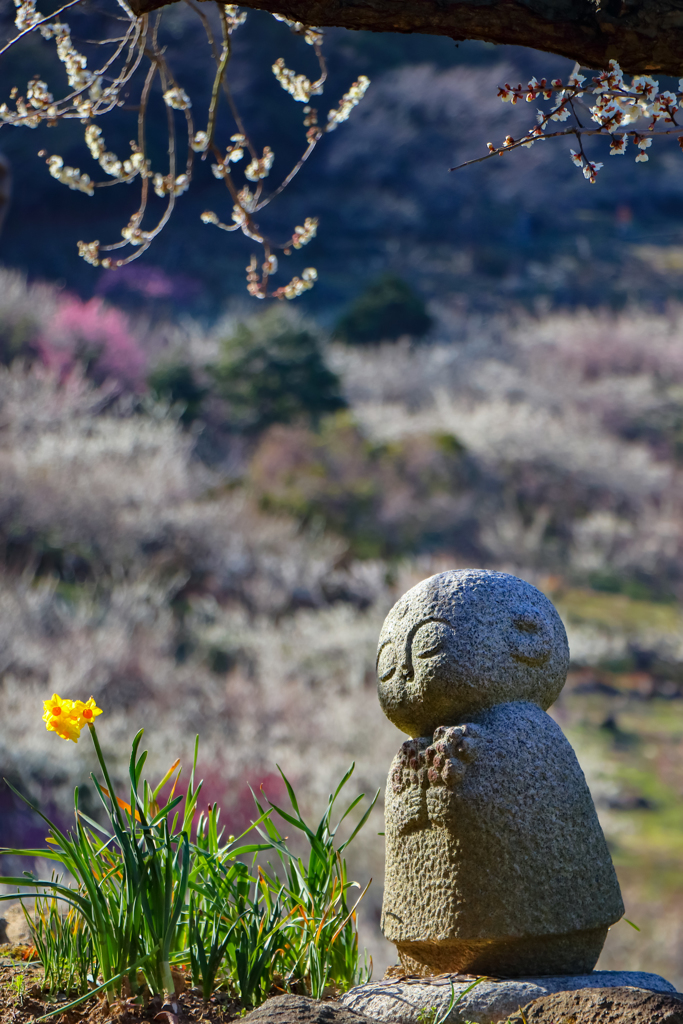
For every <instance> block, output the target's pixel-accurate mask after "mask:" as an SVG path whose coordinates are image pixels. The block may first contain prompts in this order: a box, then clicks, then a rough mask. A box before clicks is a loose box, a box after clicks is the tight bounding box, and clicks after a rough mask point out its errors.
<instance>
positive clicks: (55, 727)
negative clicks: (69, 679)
mask: <svg viewBox="0 0 683 1024" xmlns="http://www.w3.org/2000/svg"><path fill="white" fill-rule="evenodd" d="M43 706H44V708H45V711H44V713H43V721H44V722H45V727H46V729H47V731H48V732H56V733H57V735H58V736H61V738H62V739H63V740H73V742H74V743H78V737H79V736H80V735H81V729H82V728H83V726H84V725H88V724H92V722H93V720H94V718H95V717H96V716H97V715H101V714H102V709H101V708H98V706H97V704H96V703H95V698H94V697H90V699H89V700H87V701H85V702H83V701H82V700H76V701H73V700H63V699H62V698H61V697H60V696H59V694H58V693H53V694H52V696H51V697H50V699H49V700H45V701H43Z"/></svg>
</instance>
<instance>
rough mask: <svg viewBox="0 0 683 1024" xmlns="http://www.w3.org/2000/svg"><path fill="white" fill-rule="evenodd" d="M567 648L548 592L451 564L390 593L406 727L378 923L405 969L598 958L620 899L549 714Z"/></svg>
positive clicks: (395, 689)
mask: <svg viewBox="0 0 683 1024" xmlns="http://www.w3.org/2000/svg"><path fill="white" fill-rule="evenodd" d="M568 663H569V648H568V645H567V636H566V633H565V630H564V626H563V625H562V622H561V620H560V617H559V615H558V614H557V612H556V610H555V608H554V607H553V605H552V604H551V602H550V601H549V600H548V599H547V598H546V597H545V596H544V595H543V594H542V593H541V592H540V591H539V590H537V589H536V588H535V587H532V586H531V585H530V584H529V583H525V582H524V581H523V580H520V579H517V578H516V577H515V576H510V575H507V574H505V573H499V572H486V571H480V570H469V569H468V570H462V571H454V572H444V573H440V574H439V575H437V576H432V577H431V578H430V579H427V580H424V581H423V582H422V583H419V584H418V585H417V586H416V587H413V588H412V590H409V591H408V593H407V594H405V595H404V596H403V597H402V598H401V600H400V601H399V602H398V603H397V604H396V605H395V606H394V607H393V608H392V610H391V611H390V612H389V614H388V615H387V618H386V620H385V622H384V626H383V627H382V632H381V635H380V640H379V650H378V655H377V672H378V677H379V699H380V703H381V706H382V709H383V710H384V713H385V714H386V716H387V717H388V718H389V720H390V721H391V722H393V723H394V725H396V726H398V728H399V729H401V730H402V731H403V732H405V733H407V734H408V736H410V739H409V740H408V741H407V742H406V743H404V744H403V746H402V748H401V750H400V751H399V753H398V754H397V756H396V757H395V758H394V761H393V763H392V766H391V770H390V773H389V779H388V782H387V791H386V882H385V890H384V907H383V915H382V928H383V931H384V934H385V936H386V937H387V939H389V940H390V941H391V942H394V943H395V944H396V946H397V949H398V953H399V957H400V960H401V963H402V964H403V966H404V967H405V969H406V971H407V973H411V974H421V975H430V974H442V973H446V972H449V973H455V972H461V973H470V974H474V973H476V974H489V975H493V976H498V977H520V976H524V975H527V976H531V975H543V974H583V973H585V972H588V971H591V970H592V969H593V968H594V966H595V964H596V962H597V959H598V957H599V955H600V951H601V949H602V946H603V944H604V941H605V937H606V935H607V930H608V928H609V926H610V925H611V924H613V923H614V922H615V921H617V920H619V918H620V917H621V916H622V914H623V912H624V907H623V904H622V900H621V894H620V891H619V885H618V882H617V879H616V875H615V872H614V867H613V865H612V861H611V858H610V855H609V851H608V849H607V844H606V843H605V838H604V836H603V834H602V830H601V828H600V825H599V823H598V819H597V815H596V813H595V807H594V805H593V801H592V799H591V795H590V792H589V790H588V786H587V785H586V780H585V778H584V775H583V772H582V771H581V768H580V767H579V764H578V761H577V760H576V756H575V754H574V751H573V750H572V748H571V746H570V744H569V742H568V741H567V739H566V738H565V736H564V735H563V733H562V731H561V730H560V728H559V726H558V725H556V723H555V722H554V721H553V720H552V719H551V718H550V717H549V716H548V715H547V714H546V709H547V708H549V707H550V705H551V704H552V703H553V701H554V700H555V699H556V698H557V696H558V694H559V693H560V690H561V689H562V686H563V685H564V681H565V677H566V673H567V666H568Z"/></svg>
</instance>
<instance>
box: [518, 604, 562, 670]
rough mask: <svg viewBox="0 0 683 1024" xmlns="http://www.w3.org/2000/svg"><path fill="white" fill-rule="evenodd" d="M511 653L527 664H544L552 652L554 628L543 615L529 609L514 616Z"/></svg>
mask: <svg viewBox="0 0 683 1024" xmlns="http://www.w3.org/2000/svg"><path fill="white" fill-rule="evenodd" d="M509 644H510V653H511V655H512V657H513V658H514V659H515V661H519V662H522V663H523V664H526V665H532V666H533V665H535V666H539V665H544V664H545V663H546V661H547V660H548V658H549V657H550V655H551V652H552V646H553V629H552V625H551V624H550V623H549V622H547V621H546V620H545V619H544V618H543V616H542V615H540V614H538V613H537V612H534V611H531V610H528V611H523V612H519V613H518V614H517V615H513V617H512V630H511V631H510V633H509Z"/></svg>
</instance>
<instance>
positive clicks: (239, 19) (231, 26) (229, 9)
mask: <svg viewBox="0 0 683 1024" xmlns="http://www.w3.org/2000/svg"><path fill="white" fill-rule="evenodd" d="M225 20H226V24H227V27H228V32H229V33H232V32H234V31H235V29H236V28H239V27H240V25H244V23H245V21H246V20H247V12H246V11H240V9H239V7H238V6H237V4H226V5H225Z"/></svg>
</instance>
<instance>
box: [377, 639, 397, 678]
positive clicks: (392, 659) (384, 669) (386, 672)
mask: <svg viewBox="0 0 683 1024" xmlns="http://www.w3.org/2000/svg"><path fill="white" fill-rule="evenodd" d="M396 664H397V662H396V651H395V649H394V645H393V644H385V645H384V647H383V648H382V650H381V651H380V652H379V657H378V658H377V675H378V676H379V678H380V681H381V682H383V683H384V682H386V680H387V679H391V677H392V676H393V674H394V672H395V671H396Z"/></svg>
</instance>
